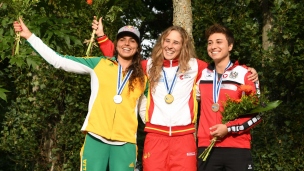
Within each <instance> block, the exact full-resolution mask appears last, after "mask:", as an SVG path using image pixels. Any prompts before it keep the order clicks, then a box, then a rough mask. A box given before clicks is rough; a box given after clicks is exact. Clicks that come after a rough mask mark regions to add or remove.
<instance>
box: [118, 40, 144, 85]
mask: <svg viewBox="0 0 304 171" xmlns="http://www.w3.org/2000/svg"><path fill="white" fill-rule="evenodd" d="M120 38H121V37H120ZM117 40H118V39H117ZM117 40H116V41H114V46H115V56H117V55H118V53H117V50H116V47H117ZM137 44H138V48H137V51H136V53H135V54H134V55H133V58H132V64H131V65H130V66H129V67H128V68H127V71H129V70H133V72H132V75H131V76H130V78H129V91H133V90H134V85H135V84H137V83H138V81H139V84H140V85H141V86H142V87H144V86H145V84H144V83H145V79H146V77H145V74H144V71H143V69H142V66H141V61H142V60H143V57H142V55H141V54H140V52H141V46H140V44H139V43H137Z"/></svg>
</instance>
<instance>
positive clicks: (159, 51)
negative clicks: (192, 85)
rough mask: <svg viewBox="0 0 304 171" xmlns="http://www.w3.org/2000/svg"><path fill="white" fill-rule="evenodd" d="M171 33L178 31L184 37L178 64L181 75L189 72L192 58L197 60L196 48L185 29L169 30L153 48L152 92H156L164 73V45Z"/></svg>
mask: <svg viewBox="0 0 304 171" xmlns="http://www.w3.org/2000/svg"><path fill="white" fill-rule="evenodd" d="M171 31H177V32H178V33H179V34H180V36H181V37H182V48H181V52H180V54H179V55H178V63H179V73H181V72H186V71H187V70H189V68H190V66H189V65H188V62H189V60H190V59H191V58H197V56H196V53H195V50H194V46H193V44H192V42H191V38H190V36H189V35H188V33H187V32H186V30H185V29H183V28H182V27H179V26H171V27H169V28H167V29H166V30H165V31H164V32H162V34H161V35H160V36H159V38H158V40H157V42H156V44H155V46H154V47H153V50H152V54H151V58H152V66H151V68H150V69H149V84H150V87H151V90H155V86H156V83H157V81H158V80H159V78H160V76H161V72H162V67H163V62H164V58H165V57H164V55H163V48H162V45H163V43H164V40H165V39H166V37H168V35H169V34H170V32H171Z"/></svg>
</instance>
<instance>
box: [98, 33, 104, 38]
mask: <svg viewBox="0 0 304 171" xmlns="http://www.w3.org/2000/svg"><path fill="white" fill-rule="evenodd" d="M103 36H105V34H104V35H102V36H98V37H97V38H102V37H103Z"/></svg>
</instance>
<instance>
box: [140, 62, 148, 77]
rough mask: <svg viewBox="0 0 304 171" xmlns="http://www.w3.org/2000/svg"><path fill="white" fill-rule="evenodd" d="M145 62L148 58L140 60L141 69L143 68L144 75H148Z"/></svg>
mask: <svg viewBox="0 0 304 171" xmlns="http://www.w3.org/2000/svg"><path fill="white" fill-rule="evenodd" d="M147 63H148V60H142V61H141V66H142V69H143V71H144V73H145V74H146V75H148V74H147Z"/></svg>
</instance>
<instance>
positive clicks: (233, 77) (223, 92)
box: [197, 62, 261, 149]
mask: <svg viewBox="0 0 304 171" xmlns="http://www.w3.org/2000/svg"><path fill="white" fill-rule="evenodd" d="M213 70H214V64H211V65H209V66H208V68H206V69H204V70H203V72H202V76H201V78H200V81H199V82H200V83H199V90H200V94H201V115H200V119H199V127H198V134H197V137H198V147H207V146H209V144H210V140H211V139H212V138H213V137H212V136H211V135H210V129H209V128H210V127H212V126H214V125H216V124H221V123H222V115H221V112H220V111H222V110H223V105H221V104H222V102H224V101H226V100H227V95H229V97H230V98H233V99H240V98H241V97H240V96H241V95H240V93H238V92H237V86H238V85H242V84H245V85H251V86H253V87H254V88H256V86H255V85H254V83H253V82H252V81H249V80H248V79H247V77H248V75H250V74H251V73H250V72H248V70H247V68H245V67H244V66H241V65H239V64H238V62H234V64H233V66H231V67H230V68H228V70H227V71H225V73H224V74H223V75H222V77H223V81H222V85H221V89H220V94H219V100H218V103H219V104H220V110H219V111H217V112H213V111H212V109H211V106H212V104H213V103H214V102H213V95H212V92H213V90H212V89H213V87H212V85H213V78H214V73H213ZM260 121H261V118H260V116H259V115H245V116H243V117H241V118H238V119H235V120H233V121H229V122H228V123H226V125H227V128H228V134H227V135H226V136H225V137H224V138H223V139H221V140H220V141H217V142H216V144H215V147H232V148H247V149H250V141H251V136H250V131H249V130H250V129H251V128H252V127H254V126H255V125H256V124H257V123H259V122H260Z"/></svg>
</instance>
